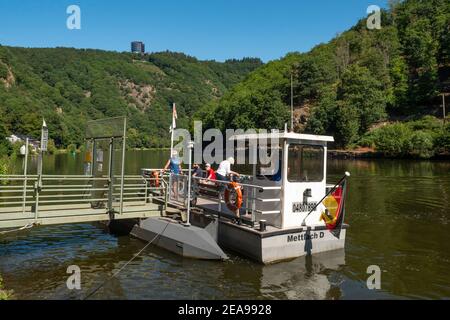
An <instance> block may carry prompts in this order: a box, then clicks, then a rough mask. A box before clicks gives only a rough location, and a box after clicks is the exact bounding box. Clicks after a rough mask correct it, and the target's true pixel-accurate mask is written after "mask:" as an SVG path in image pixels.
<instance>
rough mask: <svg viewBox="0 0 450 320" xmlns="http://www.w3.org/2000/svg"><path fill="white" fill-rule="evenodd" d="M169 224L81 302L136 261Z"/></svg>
mask: <svg viewBox="0 0 450 320" xmlns="http://www.w3.org/2000/svg"><path fill="white" fill-rule="evenodd" d="M169 224H170V221H168V222H167V224H166V226H165V227H164V229H163V230H162V231H161V232H160V233H158V234H157V235H156V236H155V237H154V238H153V239H152V240H150V241H149V242H148V243H147V244H146V245H145V246H144V247H143V248H142V249H141V250H139V252H138V253H136V254H135V255H134V256H133V257H132V258H131V259H130V260H128V261H127V263H125V264H124V265H123V266H122V267H121V268H120V269H119V270H117V271H116V272H115V273H114V274H113V275H112V276H110V277H108V278H107V279H106V280H105V281H103V282H102V284H100V285H99V286H98V287H97V288H95V290H93V291H92V292H91V293H90V294H88V295H87V296H86V297H84V298H83V300H87V299H89V298H90V297H92V296H93V295H94V294H95V293H97V291H98V290H100V289H101V288H103V287H104V286H105V284H106V283H107V282H108V281H109V280H111V279H113V278H115V277H116V276H117V275H118V274H119V273H120V272H121V271H122V270H123V269H125V267H126V266H128V265H129V264H130V263H131V262H133V261H134V259H136V258H137V257H139V255H140V254H141V253H142V252H144V250H145V249H147V247H148V246H149V245H151V244H152V243H153V241H155V240H156V238H158V237H159V236H161V235H162V234H163V233H164V231H166V229H167V226H168V225H169Z"/></svg>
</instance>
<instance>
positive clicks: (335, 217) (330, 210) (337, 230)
mask: <svg viewBox="0 0 450 320" xmlns="http://www.w3.org/2000/svg"><path fill="white" fill-rule="evenodd" d="M346 191H347V179H343V181H342V182H341V184H340V185H338V186H337V187H336V188H335V189H334V191H333V192H332V193H331V194H330V195H329V196H328V197H326V198H325V199H324V200H323V204H324V206H325V211H323V212H322V214H321V216H320V221H322V220H323V221H324V222H325V225H326V226H327V229H328V230H330V231H331V233H332V234H333V235H334V236H335V237H336V238H339V236H340V234H341V229H342V224H343V222H344V216H345V194H346Z"/></svg>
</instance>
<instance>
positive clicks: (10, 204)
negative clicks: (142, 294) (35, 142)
mask: <svg viewBox="0 0 450 320" xmlns="http://www.w3.org/2000/svg"><path fill="white" fill-rule="evenodd" d="M148 179H149V178H145V177H143V176H139V175H137V176H125V177H124V180H123V183H122V182H121V181H120V180H121V177H117V178H113V179H109V178H107V177H101V178H94V177H86V176H56V175H42V176H41V177H39V176H0V230H2V229H8V228H20V227H23V226H26V225H31V224H35V225H51V224H64V223H83V222H93V221H107V220H113V219H133V218H148V217H154V216H160V215H162V213H163V211H164V209H165V206H166V205H165V204H166V199H165V192H164V188H165V186H164V185H163V184H161V186H160V187H158V188H152V187H150V183H149V180H148ZM122 188H123V190H122V191H121V189H122ZM154 200H158V201H154Z"/></svg>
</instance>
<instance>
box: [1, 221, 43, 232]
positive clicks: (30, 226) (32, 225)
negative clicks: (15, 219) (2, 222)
mask: <svg viewBox="0 0 450 320" xmlns="http://www.w3.org/2000/svg"><path fill="white" fill-rule="evenodd" d="M34 226H35V224H34V223H29V224H27V225H24V226H23V227H20V228H18V229H13V230H7V231H0V235H4V234H8V233H13V232H19V231H22V230H27V229H31V228H33V227H34Z"/></svg>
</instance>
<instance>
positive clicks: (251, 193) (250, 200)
mask: <svg viewBox="0 0 450 320" xmlns="http://www.w3.org/2000/svg"><path fill="white" fill-rule="evenodd" d="M241 177H243V179H240V181H239V182H238V184H239V186H240V187H241V191H242V207H241V208H240V212H241V215H242V216H243V218H245V219H246V220H249V221H250V222H251V223H252V225H254V224H255V223H256V222H257V221H256V219H257V217H258V216H260V217H261V216H265V215H277V214H281V199H280V197H276V198H275V197H265V196H264V192H265V191H281V188H282V187H281V186H262V185H256V184H251V183H246V182H243V181H249V178H250V177H249V176H241ZM193 181H194V183H193V186H194V187H193V193H194V195H195V197H202V198H208V199H210V200H212V201H213V202H214V203H215V204H216V205H217V208H218V211H219V212H221V213H233V212H231V211H230V210H229V209H226V205H227V204H226V202H225V196H224V193H225V190H226V188H227V187H228V186H229V184H230V181H221V180H213V179H207V178H202V177H193ZM268 203H272V204H275V205H274V207H278V208H276V210H275V209H274V210H272V209H271V210H265V209H263V208H264V207H265V206H266V205H267V204H268ZM264 204H265V205H264ZM233 214H234V213H233ZM249 216H250V217H249ZM275 226H276V225H275Z"/></svg>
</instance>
